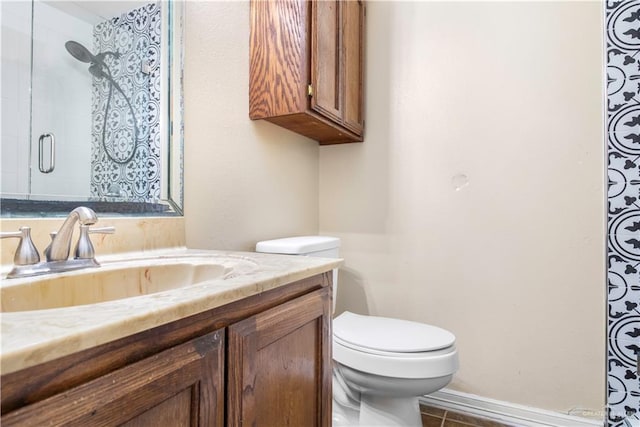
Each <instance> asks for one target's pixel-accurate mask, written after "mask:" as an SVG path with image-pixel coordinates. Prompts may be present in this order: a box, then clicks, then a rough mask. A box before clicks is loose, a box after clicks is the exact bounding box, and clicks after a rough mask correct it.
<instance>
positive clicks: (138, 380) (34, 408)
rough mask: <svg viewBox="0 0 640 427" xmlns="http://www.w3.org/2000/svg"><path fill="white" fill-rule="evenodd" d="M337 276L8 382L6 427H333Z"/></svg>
mask: <svg viewBox="0 0 640 427" xmlns="http://www.w3.org/2000/svg"><path fill="white" fill-rule="evenodd" d="M330 284H331V273H324V274H322V275H318V276H314V277H312V278H309V279H304V280H301V281H298V282H295V283H293V284H290V285H287V286H284V287H282V288H278V289H275V290H273V291H269V292H266V293H264V294H262V295H258V296H255V297H250V298H247V299H246V300H242V301H239V302H237V303H232V304H229V305H227V306H223V307H220V308H217V309H214V310H211V311H209V312H206V313H202V314H199V315H196V316H192V317H190V318H187V319H182V320H179V321H177V322H173V323H171V324H168V325H164V326H161V327H158V328H156V329H153V330H150V331H146V332H142V333H140V334H136V335H134V336H131V337H126V338H123V339H121V340H118V341H115V342H113V343H108V344H105V345H102V346H99V347H97V348H94V349H89V350H85V351H82V352H80V353H77V354H73V355H70V356H66V357H63V358H60V359H57V360H54V361H51V362H47V363H44V364H42V365H38V366H34V367H32V368H27V369H25V370H23V371H18V372H15V373H10V374H7V375H4V376H2V418H1V422H2V425H3V426H5V427H8V426H44V425H56V426H57V425H71V426H88V425H91V426H113V425H120V426H127V427H134V426H135V427H139V426H149V427H157V426H169V425H170V426H172V427H181V426H224V425H227V426H241V425H245V426H248V425H250V426H274V427H276V426H277V427H280V426H286V425H290V426H310V427H313V426H317V427H321V426H322V427H330V426H331V316H330V308H331V296H330V292H331V291H330V289H331V287H330Z"/></svg>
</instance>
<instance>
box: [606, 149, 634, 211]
mask: <svg viewBox="0 0 640 427" xmlns="http://www.w3.org/2000/svg"><path fill="white" fill-rule="evenodd" d="M608 160H609V163H608V168H607V177H608V188H607V197H608V211H609V215H610V216H613V215H617V214H619V213H621V212H622V211H624V210H627V209H640V158H639V159H638V160H635V161H634V160H631V159H629V158H627V157H625V156H623V155H621V154H619V153H617V152H612V151H610V152H609V154H608Z"/></svg>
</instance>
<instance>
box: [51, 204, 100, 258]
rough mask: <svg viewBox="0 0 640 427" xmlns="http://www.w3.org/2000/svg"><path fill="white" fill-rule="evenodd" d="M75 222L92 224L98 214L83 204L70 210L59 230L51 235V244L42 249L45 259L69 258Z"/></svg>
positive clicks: (96, 220)
mask: <svg viewBox="0 0 640 427" xmlns="http://www.w3.org/2000/svg"><path fill="white" fill-rule="evenodd" d="M76 222H79V223H80V225H93V224H95V223H96V222H98V216H97V215H96V213H95V212H94V211H93V210H92V209H89V208H86V207H84V206H80V207H77V208H75V209H74V210H72V211H71V213H70V214H69V216H67V219H66V220H65V221H64V223H63V224H62V227H60V230H58V232H57V233H56V234H55V235H54V236H53V238H52V240H51V244H50V245H49V246H48V247H47V249H45V251H44V253H45V256H46V257H47V261H49V262H51V261H65V260H67V259H68V258H69V252H70V251H71V236H73V226H74V225H75V224H76Z"/></svg>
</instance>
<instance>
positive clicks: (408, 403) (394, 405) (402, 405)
mask: <svg viewBox="0 0 640 427" xmlns="http://www.w3.org/2000/svg"><path fill="white" fill-rule="evenodd" d="M359 421H360V425H361V426H389V427H390V426H405V427H422V418H421V417H420V404H419V402H418V398H417V397H396V398H394V397H388V396H364V395H363V396H362V400H361V401H360V420H359Z"/></svg>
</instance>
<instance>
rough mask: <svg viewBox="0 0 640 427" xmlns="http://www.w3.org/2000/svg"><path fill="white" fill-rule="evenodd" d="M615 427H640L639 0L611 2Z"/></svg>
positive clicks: (610, 290)
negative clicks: (639, 361) (639, 362)
mask: <svg viewBox="0 0 640 427" xmlns="http://www.w3.org/2000/svg"><path fill="white" fill-rule="evenodd" d="M605 20H606V25H605V31H606V34H605V37H606V44H607V51H606V61H607V72H606V74H607V76H606V77H607V125H606V128H607V139H606V141H605V144H606V147H607V159H608V163H607V175H608V189H607V191H608V193H607V199H608V221H607V225H608V230H607V237H608V257H607V260H608V266H607V267H608V268H607V297H608V310H609V312H608V319H607V322H608V323H607V328H608V329H607V333H608V337H609V338H608V346H607V351H608V358H607V364H608V367H607V384H608V391H607V420H606V423H607V425H608V426H610V427H640V419H639V416H640V378H639V377H640V375H639V374H638V366H637V364H638V354H640V0H622V1H614V0H609V1H607V2H606V3H605Z"/></svg>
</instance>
